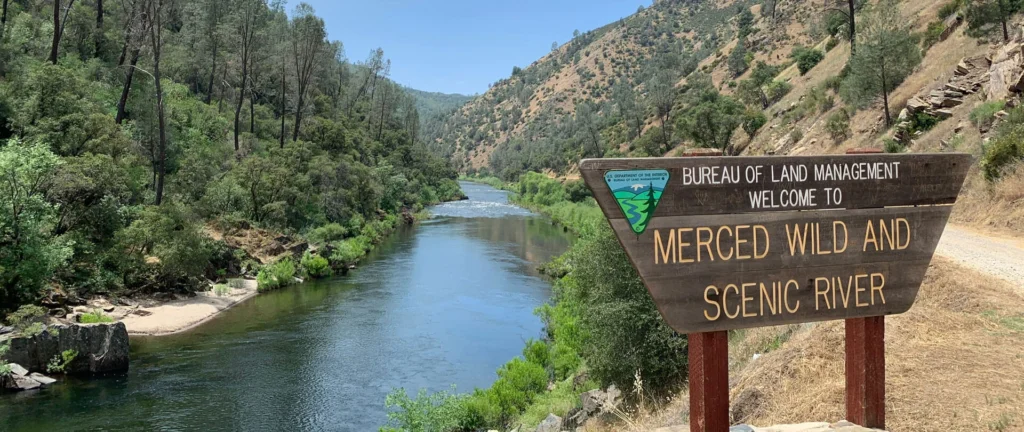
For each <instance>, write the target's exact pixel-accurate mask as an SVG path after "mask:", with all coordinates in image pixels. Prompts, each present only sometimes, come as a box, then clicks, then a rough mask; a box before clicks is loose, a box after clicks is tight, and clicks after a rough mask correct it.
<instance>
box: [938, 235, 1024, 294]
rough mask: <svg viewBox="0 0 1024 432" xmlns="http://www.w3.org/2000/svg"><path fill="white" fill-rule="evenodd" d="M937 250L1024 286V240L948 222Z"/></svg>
mask: <svg viewBox="0 0 1024 432" xmlns="http://www.w3.org/2000/svg"><path fill="white" fill-rule="evenodd" d="M935 253H937V254H939V255H942V256H945V257H947V258H950V259H952V260H953V261H956V262H957V263H958V264H960V265H963V266H967V267H970V268H972V269H974V270H977V271H979V272H982V273H985V274H988V275H991V276H994V277H997V278H1000V279H1003V280H1005V281H1007V282H1011V283H1013V284H1014V285H1016V286H1017V287H1019V288H1024V241H1021V240H1016V239H1005V238H999V237H993V236H990V235H987V234H984V233H980V232H977V231H973V230H970V229H968V228H964V227H959V226H956V225H948V226H946V231H945V232H944V233H943V234H942V240H940V241H939V247H938V249H936V250H935Z"/></svg>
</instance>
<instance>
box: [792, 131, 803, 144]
mask: <svg viewBox="0 0 1024 432" xmlns="http://www.w3.org/2000/svg"><path fill="white" fill-rule="evenodd" d="M789 139H790V141H792V142H794V143H798V142H800V140H802V139H804V131H802V130H800V129H793V131H792V132H790V133H789Z"/></svg>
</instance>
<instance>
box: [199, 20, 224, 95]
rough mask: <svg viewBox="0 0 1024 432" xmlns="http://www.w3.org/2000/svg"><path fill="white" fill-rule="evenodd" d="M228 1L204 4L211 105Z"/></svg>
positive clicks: (204, 27)
mask: <svg viewBox="0 0 1024 432" xmlns="http://www.w3.org/2000/svg"><path fill="white" fill-rule="evenodd" d="M226 3H227V2H226V1H223V0H204V1H203V3H202V17H203V26H202V35H203V39H204V40H205V42H206V43H207V44H208V47H209V50H210V56H211V59H210V78H209V79H208V80H207V83H208V84H207V86H206V99H204V100H205V102H206V103H207V104H209V103H210V102H211V101H212V100H213V89H214V85H215V83H216V78H217V63H218V58H219V55H220V45H221V24H222V22H223V21H224V20H223V17H224V10H225V8H226V6H227V5H226Z"/></svg>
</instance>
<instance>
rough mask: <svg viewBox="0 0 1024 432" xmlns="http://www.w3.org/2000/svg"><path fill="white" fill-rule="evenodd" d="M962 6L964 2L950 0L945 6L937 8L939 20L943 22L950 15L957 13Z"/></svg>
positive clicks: (961, 0) (962, 0)
mask: <svg viewBox="0 0 1024 432" xmlns="http://www.w3.org/2000/svg"><path fill="white" fill-rule="evenodd" d="M963 5H964V0H952V1H949V2H947V3H946V4H943V5H942V7H940V8H939V12H938V17H939V20H945V19H946V18H949V17H950V16H951V15H953V14H955V13H957V12H959V11H960V8H961V7H963Z"/></svg>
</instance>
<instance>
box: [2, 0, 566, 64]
mask: <svg viewBox="0 0 1024 432" xmlns="http://www.w3.org/2000/svg"><path fill="white" fill-rule="evenodd" d="M4 2H7V0H4ZM555 51H558V41H555V42H551V52H555Z"/></svg>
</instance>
